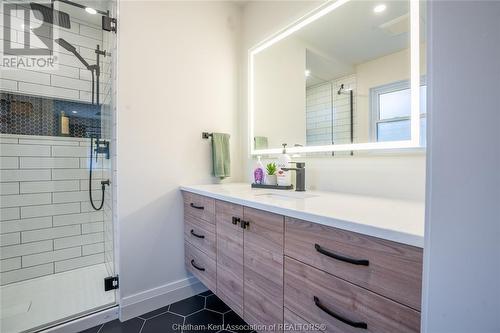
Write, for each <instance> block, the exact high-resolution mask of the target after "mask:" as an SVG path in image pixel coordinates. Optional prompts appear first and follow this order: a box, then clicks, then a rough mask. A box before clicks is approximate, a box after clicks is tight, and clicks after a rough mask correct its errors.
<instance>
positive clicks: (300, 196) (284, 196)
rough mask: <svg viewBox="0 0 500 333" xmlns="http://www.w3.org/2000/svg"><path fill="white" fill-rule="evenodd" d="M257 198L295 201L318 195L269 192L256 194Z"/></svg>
mask: <svg viewBox="0 0 500 333" xmlns="http://www.w3.org/2000/svg"><path fill="white" fill-rule="evenodd" d="M255 196H256V197H264V198H273V199H294V200H297V199H308V198H314V197H317V195H314V194H307V193H304V192H283V193H276V192H268V193H258V194H255Z"/></svg>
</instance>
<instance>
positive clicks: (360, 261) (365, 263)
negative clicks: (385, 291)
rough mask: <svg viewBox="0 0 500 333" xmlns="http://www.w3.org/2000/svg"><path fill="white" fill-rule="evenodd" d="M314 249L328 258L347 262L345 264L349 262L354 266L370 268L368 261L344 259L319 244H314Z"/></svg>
mask: <svg viewBox="0 0 500 333" xmlns="http://www.w3.org/2000/svg"><path fill="white" fill-rule="evenodd" d="M314 248H315V249H316V251H318V252H319V253H321V254H324V255H325V256H328V257H331V258H333V259H337V260H340V261H345V262H348V263H350V264H353V265H361V266H368V265H369V264H370V262H369V261H368V260H366V259H353V258H349V257H344V256H341V255H339V254H335V253H333V252H330V251H328V250H325V249H323V248H322V247H321V246H319V245H318V244H314Z"/></svg>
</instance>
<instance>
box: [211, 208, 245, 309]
mask: <svg viewBox="0 0 500 333" xmlns="http://www.w3.org/2000/svg"><path fill="white" fill-rule="evenodd" d="M215 211H216V229H217V291H216V294H217V296H219V298H221V299H222V300H223V301H224V302H225V303H226V304H227V305H228V306H229V307H231V308H232V309H233V311H234V312H236V313H237V314H238V315H239V316H240V317H243V229H242V228H241V227H240V224H239V223H238V222H237V221H238V220H237V219H240V220H241V219H242V218H243V207H242V206H240V205H235V204H232V203H229V202H224V201H216V207H215ZM233 218H235V219H236V220H235V219H233Z"/></svg>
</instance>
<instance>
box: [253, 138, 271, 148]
mask: <svg viewBox="0 0 500 333" xmlns="http://www.w3.org/2000/svg"><path fill="white" fill-rule="evenodd" d="M254 140H255V149H267V148H268V146H267V137H266V136H256V137H255V138H254Z"/></svg>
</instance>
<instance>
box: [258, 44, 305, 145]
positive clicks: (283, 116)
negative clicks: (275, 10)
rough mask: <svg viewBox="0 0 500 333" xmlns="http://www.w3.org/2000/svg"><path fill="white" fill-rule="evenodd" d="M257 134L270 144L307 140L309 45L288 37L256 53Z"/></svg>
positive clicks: (299, 142) (303, 142) (298, 142)
mask: <svg viewBox="0 0 500 333" xmlns="http://www.w3.org/2000/svg"><path fill="white" fill-rule="evenodd" d="M254 68H255V75H254V96H255V99H254V101H255V104H254V110H255V125H254V131H255V133H254V134H255V136H265V137H267V138H268V145H269V148H279V147H281V145H282V144H283V143H288V145H289V146H293V145H294V144H301V145H304V144H305V143H306V126H305V119H306V77H305V75H304V73H305V70H306V48H305V45H304V43H303V42H302V41H300V40H299V39H297V38H286V39H284V40H281V41H280V42H278V43H276V44H274V45H273V47H271V48H268V49H266V50H264V51H262V52H260V53H258V54H257V55H256V56H255V57H254Z"/></svg>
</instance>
